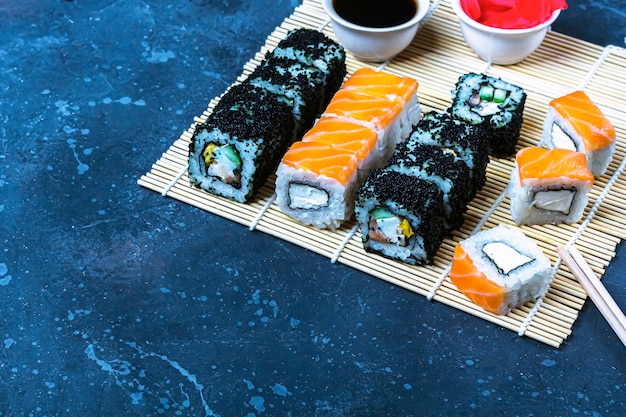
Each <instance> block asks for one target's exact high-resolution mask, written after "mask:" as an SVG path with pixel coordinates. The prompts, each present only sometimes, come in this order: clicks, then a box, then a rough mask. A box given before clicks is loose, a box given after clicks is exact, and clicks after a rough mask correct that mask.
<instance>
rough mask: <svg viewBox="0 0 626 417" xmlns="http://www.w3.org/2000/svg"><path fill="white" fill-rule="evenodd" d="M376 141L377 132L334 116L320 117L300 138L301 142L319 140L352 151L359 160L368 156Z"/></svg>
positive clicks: (336, 147)
mask: <svg viewBox="0 0 626 417" xmlns="http://www.w3.org/2000/svg"><path fill="white" fill-rule="evenodd" d="M377 141H378V133H377V132H375V131H374V130H372V129H370V128H368V127H366V126H362V125H358V124H356V123H352V122H349V121H346V120H341V119H337V118H335V117H322V118H321V119H319V120H318V121H317V123H316V124H315V126H313V127H312V128H311V130H309V131H308V132H307V133H306V134H305V135H304V137H303V138H302V142H320V143H325V144H328V145H329V146H331V147H333V148H335V149H337V150H340V151H347V152H353V153H354V154H355V155H356V157H357V158H359V160H361V161H363V160H365V159H366V158H367V157H368V156H369V154H370V152H371V151H372V150H373V149H374V147H375V146H376V143H377Z"/></svg>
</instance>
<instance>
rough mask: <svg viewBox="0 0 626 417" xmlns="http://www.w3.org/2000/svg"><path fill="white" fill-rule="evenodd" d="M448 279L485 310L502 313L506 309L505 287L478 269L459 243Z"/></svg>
mask: <svg viewBox="0 0 626 417" xmlns="http://www.w3.org/2000/svg"><path fill="white" fill-rule="evenodd" d="M450 280H451V281H452V283H453V284H454V285H455V286H456V287H457V288H458V289H459V291H461V292H462V293H463V294H465V296H466V297H467V298H469V299H470V300H471V301H472V302H474V303H475V304H476V305H478V306H479V307H482V308H483V309H485V310H486V311H488V312H490V313H493V314H503V312H505V310H507V305H506V304H505V300H506V289H505V288H504V287H503V286H501V285H498V284H496V283H495V282H493V281H491V280H489V279H488V278H487V276H486V275H485V274H484V273H483V272H481V271H480V270H478V268H476V265H475V264H474V261H472V258H470V256H469V255H468V254H467V252H465V249H463V246H462V245H461V244H460V243H458V244H457V245H456V248H455V249H454V259H453V261H452V268H451V269H450Z"/></svg>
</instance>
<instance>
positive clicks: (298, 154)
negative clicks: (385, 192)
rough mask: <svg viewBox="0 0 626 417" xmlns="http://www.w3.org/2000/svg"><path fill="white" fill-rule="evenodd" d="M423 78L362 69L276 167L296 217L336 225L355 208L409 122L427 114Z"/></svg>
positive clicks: (288, 210)
mask: <svg viewBox="0 0 626 417" xmlns="http://www.w3.org/2000/svg"><path fill="white" fill-rule="evenodd" d="M417 87H418V83H417V81H416V80H413V79H410V78H408V77H400V76H396V75H392V74H388V73H384V72H376V71H372V70H369V69H359V70H357V71H356V72H355V73H354V74H353V75H352V76H351V77H350V78H348V80H346V82H345V83H344V85H343V86H342V87H341V89H340V90H339V91H338V92H337V93H335V94H334V95H333V97H332V99H331V101H330V103H329V104H328V106H327V107H326V109H325V111H324V112H323V114H322V117H321V118H320V119H319V121H318V122H317V123H316V124H315V125H314V126H313V128H312V129H311V130H309V131H308V132H307V133H306V134H305V135H304V137H303V138H302V140H301V141H300V142H296V143H294V144H293V145H292V146H291V147H290V149H289V151H288V152H287V153H286V154H285V156H284V157H283V159H282V161H281V163H280V164H279V166H278V169H277V171H276V203H277V205H278V207H279V208H280V209H281V211H282V212H283V213H285V214H287V215H289V216H291V217H292V218H294V219H295V220H298V221H299V222H301V223H303V224H306V225H313V226H315V227H317V228H329V229H335V228H337V227H339V226H340V225H341V224H342V223H343V222H344V221H346V220H348V219H349V218H350V217H351V216H352V214H353V212H354V198H355V192H356V189H357V187H358V186H359V185H361V184H362V183H363V181H364V180H365V177H366V176H367V173H368V172H369V171H370V170H371V169H375V168H380V167H382V166H383V165H384V164H385V163H386V162H387V160H388V159H389V157H390V156H391V154H392V153H393V150H394V148H395V146H396V144H397V143H398V142H400V141H402V140H403V138H402V131H403V129H404V130H405V131H409V129H408V128H406V127H404V124H409V125H411V126H412V125H413V124H415V123H417V122H418V121H419V118H420V117H421V107H420V103H419V100H418V98H417Z"/></svg>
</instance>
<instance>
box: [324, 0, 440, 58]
mask: <svg viewBox="0 0 626 417" xmlns="http://www.w3.org/2000/svg"><path fill="white" fill-rule="evenodd" d="M416 1H417V13H416V14H415V16H413V18H412V19H411V20H409V21H408V22H406V23H403V24H401V25H398V26H391V27H386V28H372V27H366V26H360V25H356V24H354V23H352V22H349V21H347V20H346V19H344V18H342V17H341V16H339V15H338V14H337V12H336V11H335V9H334V8H333V1H332V0H322V4H323V5H324V9H325V10H326V13H327V14H328V17H329V18H330V21H331V23H332V25H333V31H334V32H335V36H336V37H337V40H338V41H339V43H341V44H342V45H343V46H344V48H346V50H347V51H348V52H350V53H351V54H352V55H353V56H354V57H355V58H357V59H359V60H361V61H366V62H384V61H388V60H390V59H392V58H393V57H395V56H396V55H398V54H399V53H400V52H402V51H403V50H404V49H405V48H406V47H407V46H409V44H410V43H411V42H412V41H413V38H414V37H415V34H416V33H417V30H418V29H419V26H420V23H421V21H422V20H423V19H424V16H426V14H427V13H428V8H429V7H430V0H416ZM357 4H358V2H357Z"/></svg>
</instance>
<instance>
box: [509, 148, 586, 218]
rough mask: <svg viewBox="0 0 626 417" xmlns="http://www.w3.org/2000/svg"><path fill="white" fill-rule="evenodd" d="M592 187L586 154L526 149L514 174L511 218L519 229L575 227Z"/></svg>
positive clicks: (511, 186) (511, 194) (560, 150)
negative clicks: (568, 225) (563, 225)
mask: <svg viewBox="0 0 626 417" xmlns="http://www.w3.org/2000/svg"><path fill="white" fill-rule="evenodd" d="M592 185H593V174H592V173H591V171H589V169H588V167H587V159H586V157H585V154H583V153H581V152H576V151H572V150H569V149H561V148H555V149H546V148H542V147H536V146H531V147H527V148H523V149H521V150H520V151H518V152H517V155H516V157H515V166H514V168H513V170H512V171H511V181H510V183H509V190H508V192H509V197H510V199H511V201H510V204H511V207H510V208H511V217H512V218H513V221H514V222H515V223H516V224H518V225H520V224H527V225H532V224H558V223H575V222H577V221H578V220H580V218H581V217H582V215H583V211H584V209H585V207H586V206H587V201H588V197H587V193H588V192H589V190H590V189H591V187H592Z"/></svg>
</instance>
